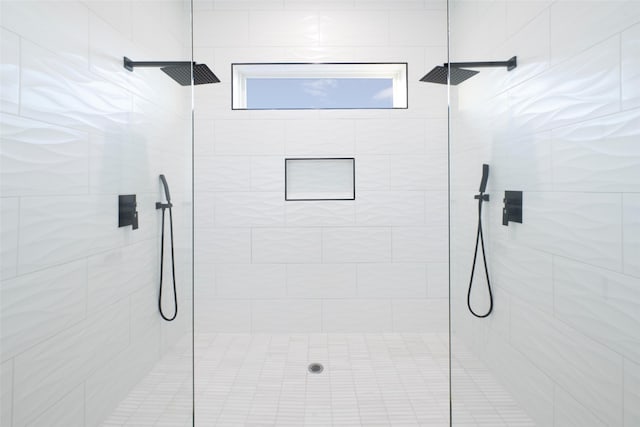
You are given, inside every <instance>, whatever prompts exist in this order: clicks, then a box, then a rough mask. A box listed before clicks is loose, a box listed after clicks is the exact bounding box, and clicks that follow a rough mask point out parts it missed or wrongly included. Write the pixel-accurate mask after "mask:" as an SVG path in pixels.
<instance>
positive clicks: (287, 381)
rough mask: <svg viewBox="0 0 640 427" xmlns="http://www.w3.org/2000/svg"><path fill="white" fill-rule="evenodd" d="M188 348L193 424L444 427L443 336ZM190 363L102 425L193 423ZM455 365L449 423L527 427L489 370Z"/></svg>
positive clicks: (332, 337)
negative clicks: (315, 369) (320, 368)
mask: <svg viewBox="0 0 640 427" xmlns="http://www.w3.org/2000/svg"><path fill="white" fill-rule="evenodd" d="M195 348H196V352H195V353H196V372H195V374H196V384H195V390H196V414H195V416H196V426H304V425H313V426H429V427H440V426H448V425H449V421H448V420H449V391H448V363H449V362H448V342H447V336H446V335H444V336H442V335H436V334H311V335H303V334H292V335H284V334H282V335H260V334H255V335H249V334H215V335H198V336H197V337H196V343H195ZM465 357H468V355H465ZM190 358H191V352H190V351H189V350H188V347H187V348H184V347H183V348H182V349H177V350H176V351H174V352H173V353H171V354H169V355H167V356H166V357H165V358H164V359H163V360H162V361H161V362H160V363H158V365H157V366H156V367H155V368H154V369H153V370H152V371H151V372H150V374H149V375H148V376H147V377H146V378H145V379H144V380H143V381H142V382H141V383H140V384H139V385H138V386H137V387H136V388H135V389H134V390H132V391H131V393H130V395H129V397H128V398H127V399H125V400H123V401H122V402H121V404H120V405H119V406H118V408H117V409H116V410H115V411H114V412H113V414H112V415H111V417H110V418H109V419H108V420H106V422H105V424H104V425H105V426H109V427H115V426H140V427H142V426H188V425H191V424H190V404H191V401H190V389H191V382H190V375H189V374H190V372H189V369H188V368H189V363H190ZM311 362H319V363H322V364H323V365H324V368H325V370H324V372H322V373H321V374H311V373H308V372H307V366H308V364H309V363H311ZM457 366H458V364H457V363H456V362H455V360H454V375H455V376H456V384H460V386H459V392H460V399H459V401H457V402H456V406H455V408H454V414H455V415H456V417H455V419H456V421H455V422H454V425H455V426H477V425H482V426H532V425H534V424H533V423H532V422H531V421H530V420H529V419H528V418H527V416H526V415H525V414H524V412H522V411H521V410H520V409H519V407H518V405H517V404H516V403H515V402H514V401H513V400H512V399H510V397H509V395H508V393H506V392H505V391H504V390H503V389H502V388H501V387H500V386H499V384H498V383H496V382H495V381H493V380H492V378H491V376H490V375H489V374H488V372H487V374H486V375H478V372H477V371H475V369H477V366H478V365H477V364H474V373H473V379H472V377H471V376H469V375H467V374H466V373H465V372H464V370H462V369H461V368H458V367H457ZM478 378H482V381H483V384H477V381H478ZM487 393H491V396H488V395H487ZM495 402H499V407H495V406H494V405H492V403H494V404H495Z"/></svg>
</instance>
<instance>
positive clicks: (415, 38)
mask: <svg viewBox="0 0 640 427" xmlns="http://www.w3.org/2000/svg"><path fill="white" fill-rule="evenodd" d="M389 38H390V41H391V44H394V45H399V46H444V45H446V44H447V14H446V11H439V10H426V11H418V10H396V11H392V12H391V13H389Z"/></svg>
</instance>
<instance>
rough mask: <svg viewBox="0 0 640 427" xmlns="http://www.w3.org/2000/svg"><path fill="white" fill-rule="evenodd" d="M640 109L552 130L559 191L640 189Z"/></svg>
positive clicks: (554, 183) (554, 174)
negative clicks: (639, 141)
mask: <svg viewBox="0 0 640 427" xmlns="http://www.w3.org/2000/svg"><path fill="white" fill-rule="evenodd" d="M638 137H640V110H632V111H629V112H626V113H620V114H615V115H611V116H607V117H603V118H600V119H596V120H591V121H587V122H582V123H581V124H579V125H576V126H571V127H567V128H562V129H557V130H554V131H553V132H552V140H553V143H552V159H553V171H552V172H553V175H552V176H553V185H554V190H556V191H603V192H625V191H628V192H639V191H640V148H638V146H637V145H638V144H637V143H636V141H637V139H638Z"/></svg>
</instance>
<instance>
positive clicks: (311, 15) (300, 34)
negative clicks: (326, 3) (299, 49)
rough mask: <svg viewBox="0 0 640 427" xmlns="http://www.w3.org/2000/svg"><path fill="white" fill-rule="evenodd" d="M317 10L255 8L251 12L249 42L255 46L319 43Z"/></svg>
mask: <svg viewBox="0 0 640 427" xmlns="http://www.w3.org/2000/svg"><path fill="white" fill-rule="evenodd" d="M319 41H320V27H319V23H318V15H317V12H316V11H292V10H285V11H271V10H268V11H267V10H255V11H251V12H250V13H249V42H250V44H251V45H254V46H292V45H301V46H308V45H317V44H318V42H319Z"/></svg>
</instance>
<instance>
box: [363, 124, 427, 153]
mask: <svg viewBox="0 0 640 427" xmlns="http://www.w3.org/2000/svg"><path fill="white" fill-rule="evenodd" d="M425 132H426V127H425V121H424V120H422V119H387V120H358V121H356V153H357V154H422V153H424V151H425V140H426V135H425Z"/></svg>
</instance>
